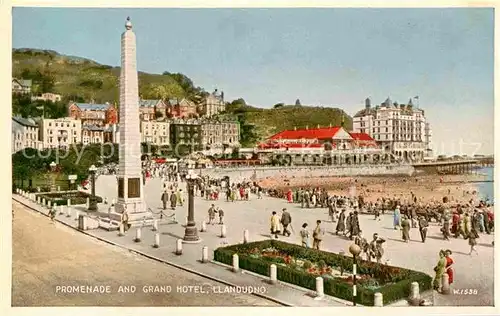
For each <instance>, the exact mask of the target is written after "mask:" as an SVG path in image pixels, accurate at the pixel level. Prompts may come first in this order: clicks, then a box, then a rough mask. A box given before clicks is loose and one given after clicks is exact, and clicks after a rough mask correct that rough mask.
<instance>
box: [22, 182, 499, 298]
mask: <svg viewBox="0 0 500 316" xmlns="http://www.w3.org/2000/svg"><path fill="white" fill-rule="evenodd" d="M96 191H97V194H98V195H100V196H103V197H107V198H108V201H111V200H112V199H116V180H115V177H114V176H100V177H99V178H98V181H97V186H96ZM184 191H185V190H184ZM144 192H145V200H146V203H147V205H148V206H149V207H150V208H152V209H153V210H155V212H156V211H159V208H160V206H161V201H160V196H161V180H160V179H151V180H148V182H147V183H146V186H145V189H144ZM15 198H16V199H19V200H21V201H23V203H26V204H28V205H29V206H31V207H33V208H36V209H38V210H39V209H40V207H39V206H37V205H35V204H36V203H33V202H29V201H26V199H24V198H22V197H19V196H15ZM212 203H214V204H216V205H217V206H219V207H221V208H222V209H223V210H224V212H225V218H224V222H225V224H226V227H227V237H226V238H220V237H219V235H220V226H219V225H207V228H208V229H207V232H200V233H199V235H200V237H201V238H202V242H201V243H199V244H192V245H188V244H185V245H184V254H183V255H182V256H176V255H175V254H174V253H173V251H174V250H175V245H176V240H177V239H178V238H182V236H183V235H184V227H183V225H184V224H185V222H186V216H187V205H186V204H185V205H184V206H183V207H177V209H176V215H177V220H178V221H179V222H180V223H179V224H166V223H165V224H163V225H160V229H159V230H160V232H161V242H160V243H161V246H160V248H158V249H155V248H152V244H153V242H154V232H152V231H151V229H150V228H144V229H143V232H142V239H143V241H142V242H141V243H134V242H133V238H134V237H135V232H134V231H131V232H129V233H128V234H129V235H128V236H124V237H119V236H118V235H117V233H116V231H115V232H108V231H104V230H93V231H87V232H86V233H88V234H89V235H93V236H96V237H99V238H102V239H103V240H107V241H109V242H112V243H114V244H117V245H119V246H121V247H126V248H129V249H131V250H134V251H138V252H142V253H144V254H146V255H149V256H151V257H155V258H157V259H160V260H165V261H169V262H171V263H172V264H175V265H178V266H180V267H183V268H185V269H191V270H194V271H197V272H198V273H202V274H206V275H209V276H213V277H215V278H217V279H218V281H219V279H220V280H226V282H228V283H231V284H236V285H243V284H249V285H250V284H251V285H255V284H264V283H263V282H262V278H260V277H254V276H252V275H249V274H243V273H238V274H236V273H233V272H230V271H228V270H227V269H225V268H222V267H220V266H218V265H215V264H202V263H199V262H198V260H199V259H201V249H202V247H203V246H208V248H209V254H210V256H213V250H214V249H216V248H217V247H220V246H223V245H225V244H235V243H241V242H242V241H243V231H244V230H245V229H247V230H248V231H249V236H250V241H256V240H265V239H268V238H270V236H269V218H270V215H271V211H273V210H275V211H280V210H281V209H282V208H284V207H286V208H288V210H289V211H290V214H291V216H292V227H293V229H294V231H295V233H294V234H292V235H291V237H280V238H281V239H282V240H284V241H286V242H291V243H297V244H299V243H300V238H299V236H298V235H297V233H298V231H299V229H300V226H301V225H302V223H304V222H307V223H308V224H309V227H313V226H314V223H315V222H316V220H317V219H320V220H322V221H323V227H324V228H325V229H326V231H327V233H326V235H325V238H324V241H323V243H322V249H323V250H326V251H330V252H337V253H338V252H340V251H344V252H346V253H348V248H349V246H350V245H351V244H352V241H350V240H348V239H346V238H343V237H339V236H336V235H335V234H334V233H333V231H334V226H335V224H334V223H330V222H327V213H328V212H327V210H326V209H319V208H318V209H301V208H300V207H299V206H298V205H297V204H288V203H286V201H284V200H279V199H275V198H270V197H263V198H262V199H257V197H256V196H251V198H250V201H236V202H226V201H224V200H223V199H222V200H219V201H216V202H214V201H207V200H205V199H202V198H201V197H196V198H195V220H196V221H197V223H198V227H200V225H201V221H203V220H205V221H207V222H208V220H207V218H208V212H207V210H208V208H209V207H210V205H211V204H212ZM100 207H101V208H105V207H107V206H104V205H100ZM73 208H75V209H79V210H81V211H84V207H83V206H74V207H73ZM43 211H44V212H46V210H43ZM57 219H58V220H60V221H62V222H64V223H66V224H68V225H71V226H73V227H74V226H76V224H77V223H76V220H75V219H73V218H67V217H65V215H58V217H57ZM360 226H361V229H362V231H363V234H364V236H365V237H366V238H367V239H371V236H372V234H373V233H375V232H377V233H379V235H380V236H381V237H383V238H385V239H386V240H387V242H386V243H385V258H384V259H385V260H389V262H390V264H391V265H395V266H401V267H405V268H409V269H414V270H418V271H422V272H425V273H428V274H430V275H433V268H434V266H435V265H436V262H437V260H438V252H439V250H440V249H450V250H452V251H453V259H454V260H455V265H454V268H455V283H454V284H453V285H452V289H475V290H477V291H475V292H476V293H477V294H476V295H460V294H451V295H447V296H443V295H439V294H436V296H438V297H436V301H437V302H439V305H453V306H479V305H482V306H485V305H487V306H491V305H493V302H494V297H493V279H494V277H493V276H494V274H493V253H494V248H493V246H492V245H491V242H492V241H493V240H494V235H485V234H482V235H481V236H480V238H479V239H478V243H479V245H478V247H477V249H478V251H479V255H475V254H473V255H472V256H469V255H467V254H468V252H469V246H468V244H467V241H466V240H463V239H451V240H450V241H444V240H443V239H442V237H441V235H440V232H439V226H437V225H435V224H431V227H430V229H429V233H428V239H427V241H426V243H422V242H421V241H420V237H419V233H418V230H417V229H412V230H411V232H410V235H411V238H412V239H413V240H412V241H411V242H410V243H404V242H402V240H401V232H400V231H398V230H394V229H393V227H392V216H391V215H385V216H382V220H381V221H375V220H374V219H373V217H372V216H369V215H361V216H360ZM265 286H266V291H267V292H266V295H267V296H269V297H270V298H272V299H274V300H276V301H280V302H282V303H283V304H284V305H293V306H332V305H337V306H345V305H344V304H350V303H349V302H339V301H337V300H336V299H335V300H334V299H332V298H329V297H328V298H327V299H325V300H320V301H317V300H313V299H312V298H311V297H309V296H308V295H307V294H308V291H301V290H298V289H295V288H291V287H289V286H287V285H281V284H280V285H268V284H265ZM452 293H453V291H452Z"/></svg>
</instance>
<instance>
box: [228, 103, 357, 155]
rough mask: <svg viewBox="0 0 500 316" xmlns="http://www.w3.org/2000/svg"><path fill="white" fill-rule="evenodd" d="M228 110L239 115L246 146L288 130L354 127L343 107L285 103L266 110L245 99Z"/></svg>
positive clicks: (233, 104) (232, 104)
mask: <svg viewBox="0 0 500 316" xmlns="http://www.w3.org/2000/svg"><path fill="white" fill-rule="evenodd" d="M227 112H228V113H230V114H233V115H235V116H237V117H238V120H239V121H240V125H241V130H242V134H243V135H242V139H241V142H242V144H243V146H252V145H254V144H255V143H257V142H259V141H263V140H265V139H266V138H268V137H269V136H271V135H273V134H276V133H278V132H279V131H282V130H285V129H294V128H297V129H300V128H307V127H309V128H315V127H318V125H319V126H322V127H325V126H330V125H332V126H339V125H341V123H342V116H343V117H344V126H345V128H346V129H347V130H351V129H352V118H351V117H350V116H349V115H347V114H346V113H345V112H344V111H343V110H341V109H338V108H330V107H314V106H303V105H301V106H296V105H284V106H282V107H279V108H273V109H262V108H258V107H253V106H249V105H246V104H245V101H244V100H243V99H238V100H235V101H233V102H231V103H229V104H228V106H227Z"/></svg>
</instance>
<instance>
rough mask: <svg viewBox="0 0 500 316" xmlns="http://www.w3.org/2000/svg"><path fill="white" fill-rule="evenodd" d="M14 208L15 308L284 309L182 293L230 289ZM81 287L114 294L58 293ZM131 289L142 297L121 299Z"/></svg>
mask: <svg viewBox="0 0 500 316" xmlns="http://www.w3.org/2000/svg"><path fill="white" fill-rule="evenodd" d="M12 207H13V209H14V213H15V217H14V221H13V230H12V232H13V238H12V239H13V240H12V252H13V258H12V259H13V260H12V274H13V278H12V306H15V307H18V306H22V307H29V306H279V304H276V303H274V302H271V301H269V300H265V299H262V298H259V297H256V296H253V295H248V294H246V295H245V294H235V293H226V294H218V295H199V294H196V293H194V292H191V293H190V292H188V293H181V292H177V290H176V288H177V286H197V285H200V284H204V288H205V289H207V290H208V289H210V287H211V286H215V287H217V286H224V285H223V284H221V283H218V282H212V281H210V280H207V279H206V278H203V277H200V276H197V275H194V274H191V273H188V272H185V271H181V270H179V269H176V268H174V267H171V266H168V265H165V264H162V263H160V262H156V261H152V260H149V259H146V258H144V257H142V256H138V255H136V254H133V253H130V252H129V251H126V250H124V249H121V248H117V247H114V246H111V245H108V244H105V243H102V242H100V241H97V240H95V239H92V238H89V237H88V236H85V235H83V234H81V233H79V232H77V231H75V230H73V229H70V228H68V227H66V226H64V225H61V224H58V223H56V224H54V223H52V222H50V220H49V219H48V218H47V217H44V216H43V215H41V214H38V213H36V212H33V211H32V210H29V209H27V208H26V207H23V206H21V205H20V204H19V203H17V202H13V203H12ZM81 285H84V286H102V287H104V286H106V287H109V292H107V291H106V292H105V293H63V290H62V289H61V288H57V287H58V286H60V287H62V286H81ZM127 285H133V286H135V287H136V292H135V293H133V294H131V293H121V292H120V286H127ZM165 285H170V286H172V291H171V292H170V293H158V292H156V293H151V292H148V291H151V289H152V288H151V287H152V286H165ZM145 286H146V287H145ZM144 287H145V288H144ZM152 290H154V288H153V289H152ZM66 292H68V291H66Z"/></svg>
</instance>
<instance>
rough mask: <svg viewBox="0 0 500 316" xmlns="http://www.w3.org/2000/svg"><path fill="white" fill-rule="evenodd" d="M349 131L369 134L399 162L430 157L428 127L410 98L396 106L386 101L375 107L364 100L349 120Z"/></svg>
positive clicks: (368, 100)
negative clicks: (406, 102)
mask: <svg viewBox="0 0 500 316" xmlns="http://www.w3.org/2000/svg"><path fill="white" fill-rule="evenodd" d="M353 131H354V132H355V133H366V134H368V135H370V136H371V137H372V138H373V139H375V140H376V141H377V143H378V144H380V146H381V147H382V148H383V149H384V150H386V151H390V152H391V153H393V154H394V155H396V156H398V157H401V158H403V159H413V160H417V161H421V160H423V159H424V157H429V156H432V149H431V142H432V130H431V127H430V125H429V123H428V122H427V121H426V118H425V112H424V111H423V110H422V109H419V108H417V107H415V105H414V104H413V101H412V99H410V100H409V101H408V104H398V103H395V102H394V103H393V102H392V101H391V99H390V98H387V99H386V100H385V101H384V102H383V103H382V104H380V105H377V106H375V107H372V105H371V100H370V99H369V98H368V99H366V100H365V108H364V109H363V110H361V111H358V112H357V113H356V114H355V115H354V117H353Z"/></svg>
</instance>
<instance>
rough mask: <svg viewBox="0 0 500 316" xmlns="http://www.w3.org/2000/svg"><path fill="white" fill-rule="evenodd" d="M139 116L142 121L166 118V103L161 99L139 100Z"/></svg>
mask: <svg viewBox="0 0 500 316" xmlns="http://www.w3.org/2000/svg"><path fill="white" fill-rule="evenodd" d="M139 116H140V119H141V120H143V121H154V120H161V119H165V118H167V105H166V104H165V103H164V102H163V101H162V100H140V101H139Z"/></svg>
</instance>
